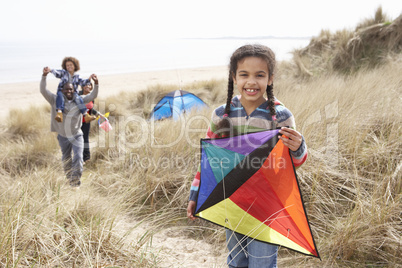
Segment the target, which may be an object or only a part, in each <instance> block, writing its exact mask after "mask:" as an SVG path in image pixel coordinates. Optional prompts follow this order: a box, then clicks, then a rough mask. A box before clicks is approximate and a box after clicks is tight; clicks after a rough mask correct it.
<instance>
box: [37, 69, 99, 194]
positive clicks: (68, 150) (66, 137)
mask: <svg viewBox="0 0 402 268" xmlns="http://www.w3.org/2000/svg"><path fill="white" fill-rule="evenodd" d="M50 71H51V69H50V68H49V67H45V68H44V69H43V75H42V80H41V82H40V93H41V94H42V95H43V97H44V98H45V99H46V100H47V101H48V102H49V103H50V105H51V106H52V109H50V111H51V113H52V114H51V118H54V117H55V112H56V97H57V95H56V94H53V93H52V92H50V91H49V90H47V89H46V77H47V75H48V73H49V72H50ZM90 79H92V80H93V81H94V83H95V87H94V89H93V90H92V91H91V93H89V94H88V95H85V96H83V100H84V103H88V102H90V101H92V100H94V99H95V98H96V97H97V96H98V89H99V85H98V77H97V76H96V75H95V74H92V75H91V77H90ZM62 93H63V96H64V100H65V106H64V111H63V118H64V120H63V122H60V123H58V122H56V121H55V120H51V122H50V130H51V131H52V132H56V133H57V134H58V135H57V140H58V141H59V145H60V148H61V153H62V161H63V167H64V172H65V174H66V176H67V179H68V180H69V182H70V185H71V186H72V187H79V186H80V185H81V175H82V170H83V148H84V139H83V136H82V131H81V125H82V114H81V112H80V110H79V109H78V107H77V105H76V103H75V101H74V98H75V97H74V94H73V93H74V87H73V85H72V84H71V83H66V84H64V86H63V89H62ZM94 118H95V117H92V118H91V119H92V120H93V119H94ZM72 153H74V155H73V157H72V156H71V155H72Z"/></svg>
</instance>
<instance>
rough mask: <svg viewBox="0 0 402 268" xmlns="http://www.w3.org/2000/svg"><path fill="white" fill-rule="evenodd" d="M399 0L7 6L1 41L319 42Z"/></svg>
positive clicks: (25, 0) (1, 8) (28, 2)
mask: <svg viewBox="0 0 402 268" xmlns="http://www.w3.org/2000/svg"><path fill="white" fill-rule="evenodd" d="M379 6H382V9H383V11H384V13H385V14H387V15H388V16H389V17H390V18H391V19H395V18H396V17H397V16H399V15H400V14H401V12H402V4H401V1H397V0H337V1H323V0H304V1H300V0H289V1H286V0H281V1H278V0H276V1H271V0H241V1H239V0H200V1H192V0H142V1H137V0H127V1H125V0H67V1H60V0H59V1H55V0H4V1H1V3H0V41H12V40H28V41H29V40H62V39H63V38H66V37H68V38H71V39H73V40H80V39H89V40H94V39H95V40H96V39H98V40H125V39H134V40H138V39H166V38H209V37H222V36H241V37H252V36H267V35H272V36H296V37H305V36H316V35H318V34H319V33H320V31H321V30H322V29H328V30H331V31H336V30H341V29H344V28H346V29H353V28H354V27H355V26H356V24H357V23H358V22H360V21H361V20H362V19H364V18H369V17H373V16H374V13H375V10H376V9H377V8H378V7H379Z"/></svg>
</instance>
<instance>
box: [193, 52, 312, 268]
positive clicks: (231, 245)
mask: <svg viewBox="0 0 402 268" xmlns="http://www.w3.org/2000/svg"><path fill="white" fill-rule="evenodd" d="M275 65H276V61H275V54H274V53H273V52H272V50H271V49H270V48H268V47H266V46H263V45H245V46H242V47H240V48H238V49H237V50H236V51H235V52H234V53H233V55H232V57H231V58H230V65H229V79H228V80H229V81H228V94H227V100H226V104H224V105H222V106H220V107H218V108H216V109H215V110H214V112H213V114H212V120H211V125H210V127H209V128H208V130H207V138H219V137H227V136H233V135H238V134H243V133H249V132H256V131H262V130H267V129H275V128H277V127H280V128H281V130H280V131H279V132H280V133H281V134H283V135H282V136H279V138H280V139H281V140H282V141H283V143H284V145H285V146H287V147H288V148H289V149H290V154H291V157H292V160H293V163H294V165H295V167H298V166H300V165H302V164H303V163H304V162H305V161H306V159H307V146H306V144H305V141H304V138H303V136H302V135H301V134H300V133H299V132H298V131H296V129H295V127H296V124H295V121H294V117H293V114H292V113H291V112H290V111H289V110H288V109H287V108H286V107H285V106H283V104H282V103H281V102H279V101H278V100H277V99H276V98H275V97H274V94H273V80H274V70H275ZM235 88H236V89H237V91H238V92H239V95H237V96H235V97H234V98H233V92H234V89H235ZM265 94H266V97H265V96H264V95H265ZM199 185H200V169H199V170H198V172H197V174H196V176H195V178H194V181H193V183H192V185H191V191H190V201H189V204H188V207H187V217H188V218H189V219H191V220H194V219H195V216H194V210H195V206H196V199H197V195H198V190H199ZM267 206H269V204H267ZM226 242H227V247H228V250H229V254H228V258H227V263H228V265H229V267H258V268H260V267H276V266H277V250H278V248H277V246H275V245H271V244H267V243H263V242H260V241H257V240H254V239H252V238H250V237H247V236H244V235H241V234H238V233H235V232H233V231H231V230H228V229H227V230H226Z"/></svg>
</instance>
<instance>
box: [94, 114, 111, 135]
mask: <svg viewBox="0 0 402 268" xmlns="http://www.w3.org/2000/svg"><path fill="white" fill-rule="evenodd" d="M108 116H109V113H105V115H102V114H100V113H99V115H98V117H97V118H96V119H98V126H99V127H100V128H102V129H103V130H104V131H106V132H109V131H110V130H112V129H113V128H112V125H110V123H109V119H107V117H108ZM101 119H103V122H102V120H101Z"/></svg>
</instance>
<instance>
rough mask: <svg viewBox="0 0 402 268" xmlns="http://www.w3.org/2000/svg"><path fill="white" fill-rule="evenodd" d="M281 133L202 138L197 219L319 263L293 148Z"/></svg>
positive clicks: (269, 131) (267, 132) (271, 131)
mask: <svg viewBox="0 0 402 268" xmlns="http://www.w3.org/2000/svg"><path fill="white" fill-rule="evenodd" d="M278 131H279V130H278V129H277V130H268V131H261V132H254V133H248V134H243V135H239V136H234V137H229V138H217V139H201V180H200V188H199V193H198V197H197V205H196V211H195V216H197V217H199V218H202V219H205V220H207V221H210V222H212V223H215V224H217V225H221V226H223V227H225V228H228V229H230V230H233V231H235V232H237V233H240V234H243V235H246V236H249V237H251V238H254V239H256V240H259V241H262V242H266V243H270V244H275V245H280V246H284V247H286V248H289V249H292V250H295V251H297V252H300V253H303V254H306V255H310V256H315V257H318V258H319V254H318V251H317V247H316V245H315V242H314V238H313V236H312V233H311V229H310V226H309V222H308V220H307V214H306V211H305V208H304V205H303V201H302V196H301V192H300V189H299V183H298V180H297V175H296V172H295V168H294V165H293V162H292V159H291V156H290V153H289V149H288V148H287V147H286V146H284V144H283V142H282V141H281V140H280V139H279V138H278V135H280V134H279V132H278Z"/></svg>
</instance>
